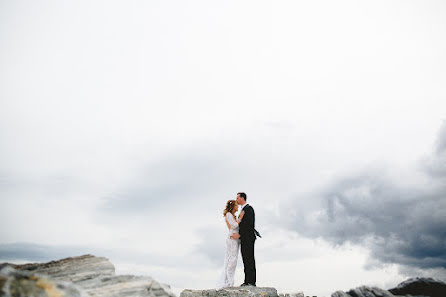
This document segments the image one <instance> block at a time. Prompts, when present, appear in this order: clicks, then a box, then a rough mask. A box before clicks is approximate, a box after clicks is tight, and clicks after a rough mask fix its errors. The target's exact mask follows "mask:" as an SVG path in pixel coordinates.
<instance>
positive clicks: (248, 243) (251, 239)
mask: <svg viewBox="0 0 446 297" xmlns="http://www.w3.org/2000/svg"><path fill="white" fill-rule="evenodd" d="M243 211H244V212H245V215H244V216H243V219H242V221H241V222H240V225H239V234H240V243H241V251H242V259H243V265H244V266H245V284H248V283H249V284H252V285H255V284H256V261H255V259H254V243H255V240H256V234H255V231H254V230H255V229H254V223H255V213H254V209H253V208H252V206H250V205H249V204H246V205H245V207H243Z"/></svg>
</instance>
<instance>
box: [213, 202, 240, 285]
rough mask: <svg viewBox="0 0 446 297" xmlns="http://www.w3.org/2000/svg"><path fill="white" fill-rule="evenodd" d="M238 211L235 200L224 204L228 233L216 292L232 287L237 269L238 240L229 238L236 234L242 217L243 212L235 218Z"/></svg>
mask: <svg viewBox="0 0 446 297" xmlns="http://www.w3.org/2000/svg"><path fill="white" fill-rule="evenodd" d="M237 210H238V205H237V202H236V201H235V200H229V201H228V202H227V203H226V208H225V210H224V211H223V215H224V216H225V221H226V226H228V229H229V232H228V234H227V236H226V254H225V261H224V264H223V271H222V273H221V277H220V281H219V282H218V284H217V290H220V289H222V288H226V287H232V286H234V274H235V268H236V267H237V258H238V251H239V249H240V241H239V239H232V238H230V236H231V235H232V234H234V233H238V231H239V227H238V225H239V224H240V222H241V220H242V218H243V215H244V214H245V213H244V212H243V211H242V212H241V213H240V215H239V217H238V219H236V217H235V212H236V211H237Z"/></svg>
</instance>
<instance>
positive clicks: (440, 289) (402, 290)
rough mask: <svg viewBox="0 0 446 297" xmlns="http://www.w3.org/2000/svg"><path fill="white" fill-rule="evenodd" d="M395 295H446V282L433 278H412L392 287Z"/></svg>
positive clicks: (433, 296)
mask: <svg viewBox="0 0 446 297" xmlns="http://www.w3.org/2000/svg"><path fill="white" fill-rule="evenodd" d="M389 292H391V293H392V294H394V295H413V296H416V295H424V296H429V297H445V296H446V284H445V283H444V282H442V281H439V280H435V279H433V278H418V277H417V278H411V279H408V280H407V281H405V282H402V283H401V284H399V285H398V286H397V287H396V288H393V289H390V290H389Z"/></svg>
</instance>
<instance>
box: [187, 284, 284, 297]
mask: <svg viewBox="0 0 446 297" xmlns="http://www.w3.org/2000/svg"><path fill="white" fill-rule="evenodd" d="M229 296H230V297H279V295H278V294H277V290H276V289H274V288H268V287H263V288H262V287H251V286H246V287H229V288H224V289H221V290H215V289H212V290H184V291H183V292H181V294H180V297H229Z"/></svg>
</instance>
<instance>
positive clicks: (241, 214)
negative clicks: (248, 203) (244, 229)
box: [237, 210, 245, 224]
mask: <svg viewBox="0 0 446 297" xmlns="http://www.w3.org/2000/svg"><path fill="white" fill-rule="evenodd" d="M244 215H245V211H244V210H242V212H241V213H240V214H239V216H238V220H237V224H240V222H241V221H242V219H243V216H244Z"/></svg>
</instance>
